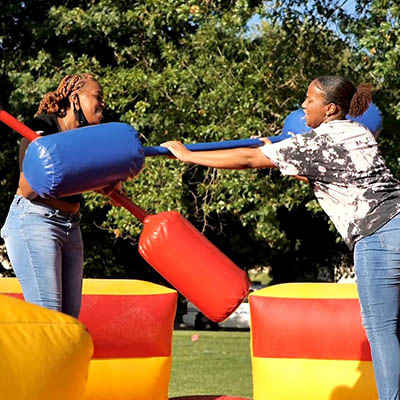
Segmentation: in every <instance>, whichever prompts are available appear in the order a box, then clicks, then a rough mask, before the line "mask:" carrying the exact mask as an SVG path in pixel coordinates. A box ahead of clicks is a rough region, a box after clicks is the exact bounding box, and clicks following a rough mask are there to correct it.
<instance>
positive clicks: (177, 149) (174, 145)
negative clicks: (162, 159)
mask: <svg viewBox="0 0 400 400" xmlns="http://www.w3.org/2000/svg"><path fill="white" fill-rule="evenodd" d="M161 146H162V147H166V148H167V149H168V150H169V151H170V152H171V153H172V154H173V155H174V156H175V157H176V158H177V159H178V160H180V161H183V162H190V155H191V153H192V152H191V151H190V150H188V149H187V148H186V147H185V146H184V145H183V144H182V142H180V141H178V140H171V141H169V142H165V143H161Z"/></svg>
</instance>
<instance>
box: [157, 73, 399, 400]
mask: <svg viewBox="0 0 400 400" xmlns="http://www.w3.org/2000/svg"><path fill="white" fill-rule="evenodd" d="M371 101H372V99H371V89H370V87H369V86H366V85H360V86H359V87H355V86H354V84H353V83H352V82H351V81H349V80H347V79H345V78H342V77H338V76H322V77H319V78H316V79H314V80H313V81H312V82H311V84H310V85H309V87H308V90H307V96H306V99H305V101H304V103H303V109H304V111H305V116H306V123H307V125H308V126H309V127H311V128H312V130H311V131H310V132H308V133H306V134H304V135H296V136H294V137H292V138H290V139H286V140H283V141H281V142H278V143H274V144H271V143H270V142H269V140H268V139H263V140H264V142H265V145H264V146H262V147H260V148H253V149H252V148H240V149H232V150H219V151H205V152H190V151H188V150H187V149H186V148H185V147H184V146H183V145H182V144H181V143H180V142H176V141H172V142H166V143H164V144H163V145H164V146H165V147H167V148H168V149H169V150H170V151H171V152H172V153H173V154H174V155H175V156H176V157H177V158H178V159H179V160H181V161H183V162H190V163H196V164H200V165H204V166H209V167H214V168H227V169H245V168H278V169H279V170H280V171H281V172H282V174H284V175H293V176H296V177H297V178H299V179H301V180H306V181H308V182H309V183H310V185H311V186H312V189H313V191H314V194H315V196H316V197H317V199H318V201H319V203H320V205H321V207H322V208H323V209H324V211H325V212H326V213H327V214H328V215H329V217H330V218H331V220H332V222H333V223H334V225H335V226H336V228H337V230H338V231H339V233H340V234H341V236H342V237H343V239H344V241H345V242H346V244H347V245H348V246H349V248H350V249H351V250H354V264H355V271H356V276H357V288H358V294H359V299H360V303H361V309H362V316H363V324H364V327H365V329H366V332H367V336H368V340H369V343H370V346H371V352H372V360H373V365H374V370H375V378H376V382H377V386H378V392H379V399H380V400H398V399H399V382H400V345H399V333H398V325H399V310H400V307H399V305H400V301H399V299H400V214H399V212H400V183H399V182H398V181H397V180H396V179H394V178H393V176H392V174H391V173H390V171H389V169H388V168H387V167H386V166H385V162H384V160H383V158H382V157H381V155H380V153H379V149H378V146H377V143H376V141H375V138H374V136H373V135H372V133H371V132H370V131H369V130H368V128H366V127H365V126H363V125H361V124H359V123H357V122H354V121H349V120H346V119H345V117H346V115H347V114H350V115H351V116H354V117H356V116H360V115H362V114H363V113H364V112H365V110H366V109H367V108H368V106H369V104H370V103H371Z"/></svg>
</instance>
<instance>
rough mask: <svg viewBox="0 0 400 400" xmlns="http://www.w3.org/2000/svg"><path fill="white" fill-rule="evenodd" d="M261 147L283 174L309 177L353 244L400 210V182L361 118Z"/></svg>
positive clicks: (340, 121) (346, 240)
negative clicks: (392, 172)
mask: <svg viewBox="0 0 400 400" xmlns="http://www.w3.org/2000/svg"><path fill="white" fill-rule="evenodd" d="M260 149H261V151H262V152H263V153H264V154H265V155H266V156H267V157H268V158H269V159H270V160H271V161H272V162H273V163H274V164H275V165H276V166H277V167H278V168H279V169H280V171H281V172H282V174H284V175H302V176H306V177H307V178H308V179H309V181H310V184H311V185H312V188H313V190H314V194H315V196H316V197H317V199H318V201H319V203H320V205H321V207H322V208H323V210H324V211H325V212H326V213H327V214H328V216H329V217H330V218H331V220H332V222H333V223H334V224H335V226H336V228H337V230H338V231H339V233H340V234H341V236H342V237H343V239H344V240H345V242H346V244H347V245H348V246H349V247H350V249H352V248H353V247H354V244H355V243H356V242H357V240H359V239H361V238H363V237H365V236H368V235H370V234H372V233H374V232H375V231H376V230H377V229H379V228H380V227H381V226H383V225H384V224H385V223H386V222H387V221H389V220H390V219H391V218H393V217H394V216H395V215H396V214H398V213H399V212H400V182H399V181H397V180H396V179H394V177H393V176H392V174H391V173H390V171H389V169H388V168H387V167H386V166H385V162H384V160H383V158H382V157H381V155H380V153H379V150H378V146H377V143H376V141H375V138H374V137H373V135H372V133H371V132H370V131H369V130H368V129H367V128H366V127H364V126H363V125H361V124H359V123H357V122H354V121H348V120H335V121H331V122H327V123H323V124H322V125H320V126H319V127H318V128H316V129H313V130H312V131H310V132H308V133H306V134H304V135H296V136H294V137H292V138H290V139H286V140H283V141H281V142H278V143H274V144H271V145H269V144H268V145H265V146H263V147H261V148H260Z"/></svg>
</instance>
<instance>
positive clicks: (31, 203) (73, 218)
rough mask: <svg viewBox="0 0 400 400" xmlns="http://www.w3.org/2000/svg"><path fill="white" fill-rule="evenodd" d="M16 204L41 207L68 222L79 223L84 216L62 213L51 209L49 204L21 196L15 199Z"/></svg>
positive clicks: (74, 213)
mask: <svg viewBox="0 0 400 400" xmlns="http://www.w3.org/2000/svg"><path fill="white" fill-rule="evenodd" d="M14 202H15V204H17V205H18V204H20V203H21V202H23V203H25V206H28V207H29V206H34V207H39V208H41V209H46V210H48V211H49V212H51V213H52V214H53V215H54V216H59V217H62V218H65V219H67V220H68V221H71V222H74V221H79V220H80V219H81V217H82V214H81V213H80V212H79V211H78V212H67V211H62V210H59V209H58V208H54V207H51V206H49V205H47V204H44V203H41V202H38V201H35V200H28V199H26V198H25V197H23V196H21V195H18V194H17V195H15V198H14Z"/></svg>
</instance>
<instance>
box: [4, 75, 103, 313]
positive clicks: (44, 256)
mask: <svg viewBox="0 0 400 400" xmlns="http://www.w3.org/2000/svg"><path fill="white" fill-rule="evenodd" d="M103 109H104V99H103V90H102V88H101V86H100V84H99V83H98V82H97V80H96V79H95V78H94V77H93V76H92V75H89V74H76V75H67V76H65V77H64V79H63V80H62V81H61V83H60V84H59V86H58V88H57V89H56V90H55V91H53V92H49V93H47V94H46V95H45V96H44V98H43V100H42V101H41V103H40V106H39V110H38V112H37V113H36V115H35V118H34V119H33V120H32V122H31V123H29V124H28V126H29V127H30V128H31V129H33V130H34V131H36V132H37V133H39V134H41V135H51V134H53V133H57V132H62V131H67V130H70V129H74V128H78V127H81V126H86V125H96V124H99V123H100V122H101V120H102V118H103ZM28 144H29V142H28V140H27V139H22V140H21V144H20V151H19V167H20V179H19V186H18V190H17V193H16V195H15V198H14V201H13V202H12V204H11V207H10V210H9V213H8V216H7V219H6V222H5V224H4V226H3V228H2V231H1V235H2V237H3V239H4V241H5V244H6V247H7V253H8V256H9V258H10V261H11V264H12V266H13V269H14V272H15V274H16V276H17V278H18V280H19V282H20V284H21V287H22V291H23V294H24V297H25V300H26V301H28V302H30V303H34V304H38V305H41V306H44V307H47V308H50V309H54V310H58V311H62V312H64V313H66V314H70V315H72V316H74V317H78V315H79V310H80V305H81V289H82V269H83V243H82V237H81V231H80V226H79V221H80V212H79V210H80V203H81V201H82V195H81V194H78V195H73V196H68V197H62V198H58V199H47V198H42V197H40V196H38V195H37V194H36V193H35V192H34V191H33V190H32V188H31V187H30V186H29V183H28V182H27V181H26V179H25V177H24V173H23V172H22V162H23V159H24V155H25V151H26V148H27V146H28ZM89 150H90V149H88V151H89Z"/></svg>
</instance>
